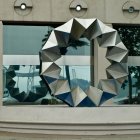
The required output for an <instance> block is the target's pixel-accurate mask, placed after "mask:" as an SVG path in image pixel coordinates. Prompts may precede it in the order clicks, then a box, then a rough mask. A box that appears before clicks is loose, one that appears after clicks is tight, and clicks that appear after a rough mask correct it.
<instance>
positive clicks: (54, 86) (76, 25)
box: [40, 18, 128, 106]
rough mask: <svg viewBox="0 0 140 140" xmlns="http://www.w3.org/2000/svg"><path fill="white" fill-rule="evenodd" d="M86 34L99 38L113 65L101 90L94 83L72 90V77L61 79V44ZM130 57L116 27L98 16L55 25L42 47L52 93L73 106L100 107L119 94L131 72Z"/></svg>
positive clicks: (44, 67)
mask: <svg viewBox="0 0 140 140" xmlns="http://www.w3.org/2000/svg"><path fill="white" fill-rule="evenodd" d="M82 35H83V36H85V37H87V38H88V39H89V40H92V39H95V38H97V40H98V43H99V46H100V47H103V48H107V54H106V58H107V59H108V60H109V61H110V62H111V65H110V66H109V67H108V68H107V69H106V72H107V77H108V79H101V80H100V82H99V89H97V88H95V87H92V86H90V87H89V88H88V89H87V90H86V91H83V90H82V89H81V88H80V87H75V88H74V89H71V88H70V85H69V83H68V80H61V79H59V76H60V75H59V74H60V71H61V69H60V67H59V66H58V65H57V63H56V61H58V60H59V58H61V57H62V56H61V54H60V50H59V46H61V47H68V43H69V41H70V39H71V38H73V39H76V40H78V39H79V38H80V37H81V36H82ZM127 57H128V50H127V48H126V47H125V46H124V44H123V43H122V41H121V40H120V37H119V35H118V33H117V31H116V30H115V29H112V28H111V27H108V26H106V25H105V24H103V23H102V22H101V21H100V20H98V19H78V18H74V19H71V20H70V21H68V22H67V23H65V24H64V25H62V26H60V27H58V28H55V29H54V30H53V31H52V33H51V35H50V37H49V39H48V41H47V42H46V44H45V45H44V47H43V48H42V50H41V52H40V60H41V64H42V68H41V76H42V77H43V78H44V79H45V81H46V84H47V85H48V86H49V87H50V89H51V92H52V94H53V95H55V96H56V97H57V98H59V99H60V100H62V101H64V102H65V103H67V104H69V105H70V106H100V105H102V104H103V103H104V102H106V101H107V100H109V99H111V98H113V97H114V96H116V95H118V94H119V93H118V90H117V89H118V86H121V84H122V83H123V82H124V80H125V79H126V77H127V75H128V71H127ZM64 64H65V63H64Z"/></svg>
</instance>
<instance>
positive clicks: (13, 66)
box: [3, 25, 94, 105]
mask: <svg viewBox="0 0 140 140" xmlns="http://www.w3.org/2000/svg"><path fill="white" fill-rule="evenodd" d="M52 30H53V27H51V26H23V25H4V47H3V83H4V84H3V86H4V87H3V89H4V93H3V104H4V105H29V104H32V105H35V104H44V105H55V104H57V105H61V104H63V102H62V101H60V100H58V99H56V98H55V97H53V96H51V95H50V92H49V89H48V87H47V86H46V84H45V83H44V81H43V80H42V79H41V78H40V76H39V68H40V67H39V63H40V62H39V51H40V49H41V48H42V46H43V45H44V43H45V42H46V40H47V38H48V37H49V35H50V33H51V31H52ZM93 50H94V48H91V47H90V41H88V40H87V39H86V38H84V37H81V38H80V39H79V40H78V41H76V40H71V41H70V43H69V47H67V48H64V47H63V48H60V52H61V54H62V59H64V60H65V63H60V64H59V66H60V67H61V69H62V70H61V74H60V79H62V78H63V79H66V78H67V79H68V81H69V84H70V87H71V88H74V87H75V86H77V85H78V86H80V87H81V88H82V89H83V90H86V88H87V87H88V86H89V85H90V84H91V81H92V83H94V82H93V81H94V80H93V79H94V78H93V77H92V78H91V73H92V72H93V65H91V61H93V59H90V58H91V56H93V54H94V52H93ZM66 57H67V58H66ZM69 57H70V59H69ZM81 57H82V58H83V60H84V63H83V62H82V61H81V62H80V61H79V59H80V60H81ZM91 69H92V70H91ZM92 75H93V74H92Z"/></svg>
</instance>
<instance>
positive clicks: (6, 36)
mask: <svg viewBox="0 0 140 140" xmlns="http://www.w3.org/2000/svg"><path fill="white" fill-rule="evenodd" d="M139 12H140V2H139V0H129V1H128V0H117V1H116V0H47V1H46V0H40V1H39V0H10V1H9V0H0V57H1V59H0V65H1V71H0V77H2V78H1V80H0V87H1V88H0V93H1V94H0V131H1V133H2V132H3V133H4V132H11V133H12V132H13V133H19V134H28V135H29V134H38V135H47V134H48V135H62V136H78V137H79V136H83V137H85V138H88V136H91V138H92V137H94V136H95V135H96V137H100V136H101V135H102V136H103V135H104V136H109V135H118V136H120V135H128V134H129V135H131V136H136V135H138V134H140V124H139V123H140V117H139V114H140V110H139V105H138V104H133V105H132V104H131V105H130V104H127V105H126V104H125V105H124V104H121V105H116V104H114V103H113V105H108V104H110V102H111V103H112V101H110V102H108V103H107V106H103V107H96V108H88V107H84V108H80V107H78V108H76V107H74V108H71V107H67V106H65V105H63V104H62V105H54V106H52V105H48V106H43V105H37V104H35V105H33V103H32V104H29V105H28V104H26V105H25V104H24V103H21V104H20V105H19V104H16V105H15V104H12V103H11V105H10V103H9V102H10V101H9V102H8V103H9V104H4V98H3V93H4V91H5V80H6V79H5V74H4V70H3V69H4V68H3V67H4V66H5V69H7V68H8V69H9V66H13V65H16V66H17V65H18V66H20V67H22V66H24V67H25V66H26V65H27V66H30V65H34V66H38V65H39V59H38V52H39V50H40V49H41V47H40V46H41V45H42V44H41V43H42V39H43V38H44V36H45V34H46V32H48V31H49V30H52V29H53V28H55V27H58V26H60V25H62V24H63V23H65V22H67V21H68V20H70V19H71V18H74V17H77V18H83V19H88V18H98V19H100V20H101V21H102V22H103V23H104V24H106V25H108V26H110V27H114V28H115V29H117V30H118V31H120V30H119V29H124V28H126V27H130V28H132V30H134V32H135V31H137V30H139V23H140V14H139ZM133 27H135V28H136V29H133ZM130 28H129V30H130ZM128 32H131V30H130V31H128V29H127V33H128ZM121 35H122V34H121V33H120V36H121ZM38 40H41V41H40V43H38ZM122 41H124V40H123V36H122ZM89 44H90V45H89V46H94V49H93V50H92V51H93V52H94V54H92V55H91V54H90V51H91V50H90V49H89V52H88V50H87V49H86V50H84V52H83V53H82V51H83V50H80V51H79V54H80V53H82V55H84V56H85V60H86V59H87V60H89V58H90V59H91V60H89V61H87V62H85V64H84V65H83V64H81V65H80V66H87V65H88V66H90V67H88V70H89V73H90V76H89V77H90V83H91V84H92V85H94V86H96V87H97V85H98V83H99V80H100V79H106V78H107V77H106V68H107V67H108V66H109V64H110V63H109V61H107V60H106V59H105V55H106V49H102V48H100V47H98V46H99V44H98V42H97V40H96V39H95V40H94V41H92V42H89ZM128 44H129V43H128ZM135 44H137V45H136V46H139V42H137V43H135ZM34 46H35V47H34ZM33 47H34V48H33ZM83 48H84V47H83ZM137 48H138V47H137ZM86 51H87V52H86ZM69 52H70V55H71V54H72V55H73V54H74V52H72V51H71V50H70V51H69ZM71 52H72V53H71ZM137 52H138V50H137ZM86 53H87V54H88V55H86ZM76 55H78V54H75V56H76ZM138 55H139V54H138ZM138 55H130V56H129V57H128V65H129V66H134V67H135V66H140V63H139V56H138ZM79 56H80V55H79ZM89 56H92V57H93V58H92V57H89ZM75 58H76V57H75ZM67 63H68V65H69V64H70V62H69V61H67ZM73 65H76V62H74V63H72V64H71V66H73ZM92 66H94V67H92ZM10 68H11V67H10ZM84 68H86V67H84ZM84 68H82V67H81V69H84ZM72 69H73V70H72V76H73V77H76V76H77V75H78V74H77V71H76V70H74V68H72ZM10 70H11V69H10ZM24 70H25V71H26V70H27V69H23V71H24ZM32 70H34V68H33V69H32ZM75 71H76V72H75ZM10 72H11V71H10ZM34 72H36V71H34ZM17 73H18V75H19V76H17V75H16V76H17V77H26V76H27V77H28V80H29V83H28V85H27V86H29V87H30V88H32V82H30V78H29V77H31V76H30V75H26V74H24V76H23V74H21V73H20V72H17ZM17 73H16V74H17ZM83 73H84V72H83ZM132 74H134V72H133V73H132ZM21 75H22V76H21ZM86 78H87V77H86ZM21 79H22V78H21ZM18 80H19V81H20V79H18ZM18 80H17V81H18ZM35 80H36V79H34V80H33V82H34V83H35ZM86 80H87V79H86ZM38 81H39V80H38ZM13 84H14V83H10V86H9V87H11V85H12V86H13ZM16 84H17V83H15V85H14V86H19V85H18V84H17V85H16ZM21 84H23V83H21ZM36 86H37V85H36ZM22 87H23V86H22ZM127 87H128V89H129V87H130V86H127ZM133 90H134V89H133ZM133 90H132V91H133ZM135 90H136V91H137V92H138V90H139V88H137V87H136V89H135ZM27 91H28V89H27ZM127 92H128V91H127ZM14 93H15V94H14V97H16V99H18V100H20V99H21V97H19V96H18V97H17V94H18V93H17V92H14ZM128 94H129V93H127V95H128ZM23 95H25V94H24V93H23V94H22V97H23ZM127 95H126V96H125V97H127ZM132 98H133V95H132ZM126 100H127V99H126ZM128 100H129V99H128ZM21 101H22V99H21ZM29 101H31V102H34V100H31V99H30V98H28V100H27V102H29ZM123 101H124V100H123ZM126 102H127V101H126ZM129 103H130V102H129ZM102 136H101V137H100V139H104V138H105V137H102ZM137 138H138V137H137ZM122 139H125V137H123V136H122Z"/></svg>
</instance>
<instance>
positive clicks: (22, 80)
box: [3, 65, 62, 105]
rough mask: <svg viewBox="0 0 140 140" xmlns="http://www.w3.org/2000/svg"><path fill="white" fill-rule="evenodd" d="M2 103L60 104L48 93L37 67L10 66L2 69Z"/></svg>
mask: <svg viewBox="0 0 140 140" xmlns="http://www.w3.org/2000/svg"><path fill="white" fill-rule="evenodd" d="M3 83H4V94H3V103H4V105H8V104H62V102H61V101H60V100H58V99H56V98H54V97H52V96H51V95H50V93H49V90H48V88H47V87H46V85H45V84H44V82H43V81H42V80H41V78H40V76H39V66H32V65H30V66H27V65H10V66H4V67H3Z"/></svg>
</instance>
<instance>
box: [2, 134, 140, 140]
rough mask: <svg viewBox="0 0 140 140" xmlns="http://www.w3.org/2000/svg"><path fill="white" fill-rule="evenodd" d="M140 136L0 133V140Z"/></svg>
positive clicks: (126, 138) (135, 138) (132, 139)
mask: <svg viewBox="0 0 140 140" xmlns="http://www.w3.org/2000/svg"><path fill="white" fill-rule="evenodd" d="M139 139H140V135H108V136H70V135H69V136H64V135H36V134H19V133H18V134H17V133H8V132H6V133H5V132H0V140H139Z"/></svg>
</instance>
